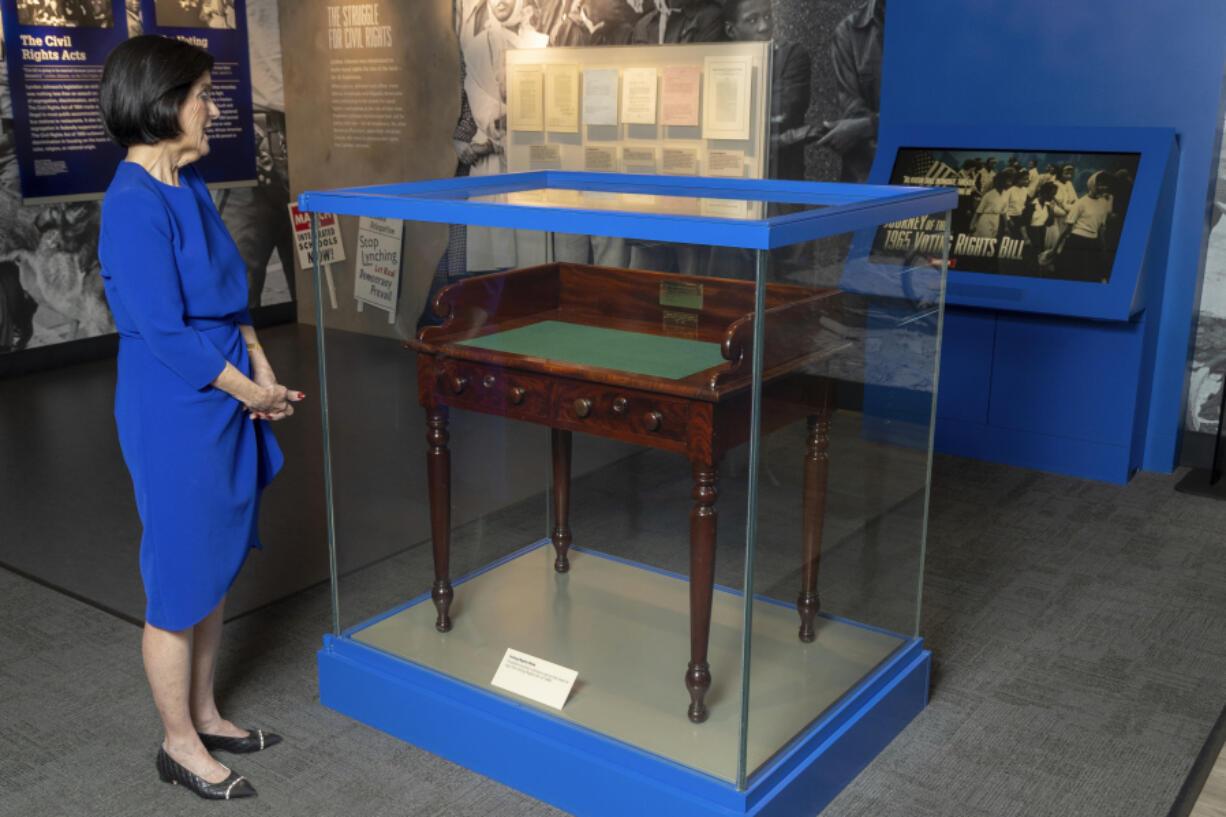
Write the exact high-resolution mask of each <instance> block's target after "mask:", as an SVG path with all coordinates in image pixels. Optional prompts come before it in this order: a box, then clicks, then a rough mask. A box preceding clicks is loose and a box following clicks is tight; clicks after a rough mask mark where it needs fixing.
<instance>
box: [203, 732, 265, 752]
mask: <svg viewBox="0 0 1226 817" xmlns="http://www.w3.org/2000/svg"><path fill="white" fill-rule="evenodd" d="M196 734H198V735H200V742H201V743H203V744H204V748H205V749H208V750H209V751H210V752H231V753H233V754H236V755H245V754H247V753H248V752H260V751H263V750H264V749H267V748H268V747H270V746H276V745H277V744H278V743H280V742H281V736H280V735H274V734H273V733H272V732H265V731H264V730H263V729H251V730H249V731H248V732H247V736H246V737H243V738H228V737H225V736H224V735H206V734H204V733H203V732H197V733H196Z"/></svg>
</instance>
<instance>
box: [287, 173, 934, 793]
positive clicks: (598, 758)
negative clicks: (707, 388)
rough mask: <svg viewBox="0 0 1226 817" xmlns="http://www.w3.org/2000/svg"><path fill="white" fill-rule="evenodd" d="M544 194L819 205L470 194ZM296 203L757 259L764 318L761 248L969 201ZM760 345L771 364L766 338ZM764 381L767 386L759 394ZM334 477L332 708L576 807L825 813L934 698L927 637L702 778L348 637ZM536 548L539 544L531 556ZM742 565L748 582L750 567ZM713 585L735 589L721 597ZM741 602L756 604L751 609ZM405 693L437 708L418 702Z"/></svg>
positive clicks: (461, 192) (609, 188)
mask: <svg viewBox="0 0 1226 817" xmlns="http://www.w3.org/2000/svg"><path fill="white" fill-rule="evenodd" d="M542 188H552V189H560V190H578V191H597V192H603V193H627V194H635V195H649V196H678V197H698V198H715V199H743V200H746V201H756V202H767V203H769V202H786V203H792V204H807V205H813V206H812V207H811V208H809V209H801V210H800V211H799V212H788V213H785V214H782V215H776V216H770V215H766V214H765V208H762V210H763V214H762V215H761V216H760V217H756V218H754V217H746V218H721V217H714V216H702V215H694V214H674V213H663V214H662V213H645V212H634V211H633V210H629V209H627V210H611V209H606V208H600V209H584V208H574V207H566V206H554V205H545V204H541V205H539V206H534V205H532V204H531V203H515V204H510V203H500V202H496V201H488V200H487V201H473V200H472V197H476V196H482V197H484V196H491V195H497V194H505V193H520V192H526V191H532V190H538V189H542ZM298 203H299V209H300V210H301V211H302V212H308V213H312V215H313V217H312V231H313V234H314V233H316V231H317V225H316V219H315V217H314V214H317V213H321V212H324V213H334V214H340V215H351V216H368V217H384V218H395V219H403V220H412V221H423V222H434V223H446V224H468V225H479V226H488V227H503V228H518V229H528V230H537V231H553V232H561V233H577V234H588V235H599V236H613V237H623V238H638V239H646V240H657V241H669V242H679V243H692V244H709V245H714V246H723V247H740V248H746V249H753V250H758V251H759V252H758V254H757V255H758V264H759V273H760V274H759V275H757V276H756V281H757V283H756V287H755V289H756V293H757V305H758V309H759V310H760V309H761V305H762V303H763V302H764V301H763V297H764V295H763V293H764V286H765V285H764V280H763V279H764V277H765V276H764V274H762V269H763V265H764V264H765V252H764V251H766V250H770V249H773V248H777V247H784V246H788V245H791V244H796V243H801V242H805V241H811V240H815V239H821V238H826V237H829V236H835V235H841V234H845V233H850V232H854V231H857V230H862V229H866V228H869V227H871V226H874V225H878V224H882V223H886V222H889V221H895V220H902V219H907V218H912V217H917V216H924V215H928V214H931V213H935V212H944V211H947V210H949V209H950V208H952V207H953V206H955V205H956V203H957V194H956V192H955V191H952V190H945V189H932V188H919V187H896V186H872V185H849V184H814V183H805V182H789V181H762V180H743V179H712V178H697V177H671V176H670V177H659V176H641V175H626V174H604V173H574V172H564V171H536V172H530V173H518V174H506V175H501V176H490V177H469V178H459V179H444V180H438V181H427V182H413V183H404V184H389V185H379V186H374V187H362V188H349V189H340V190H330V191H308V192H304V193H302V194H301V195H300V196H299V198H298ZM321 294H322V293H321V275H320V269H319V268H318V264H317V266H316V270H315V309H316V322H317V327H320V331H321V335H322V327H324V325H325V323H324V320H323V314H322V303H323V298H322V297H321ZM938 294H939V293H938ZM756 323H757V324H759V325H760V324H761V323H762V322H761V321H758V322H756ZM754 347H755V352H756V353H757V354H759V355H760V354H761V343H760V337H759V338H758V341H757V342H755V344H754ZM321 351H322V350H321ZM325 359H326V355H324V354H322V353H321V355H320V361H319V365H320V396H321V400H322V401H323V437H324V462H323V465H324V470H325V473H326V474H330V469H331V455H330V448H329V446H330V443H329V430H328V411H327V374H326V360H325ZM760 363H761V361H760V360H759V362H758V365H759V366H760ZM759 387H760V384H759V385H758V386H755V397H754V399H755V401H757V400H758V399H759V397H758V396H757V393H756V392H757V390H758V388H759ZM755 411H756V409H755ZM755 416H756V415H755ZM749 456H750V463H749V466H748V467H749V469H750V470H751V471H752V470H754V469H756V462H757V460H756V456H757V454H756V452H755V450H754V443H753V442H752V441H751V445H750V455H749ZM326 482H327V484H326V486H325V492H326V497H325V498H326V502H327V514H328V528H329V544H330V549H331V553H330V557H331V559H330V563H331V572H332V588H333V632H332V634H330V635H327V636H325V638H324V645H323V648H322V649H321V650H320V652H319V654H318V662H319V680H320V699H321V702H322V703H323V704H324V705H326V706H329V707H331V708H333V709H336V710H337V711H339V712H342V713H345V714H348V715H350V716H351V717H354V718H356V719H358V720H360V721H362V722H364V723H367V724H369V725H371V726H374V727H376V728H378V729H381V730H383V731H385V732H388V733H390V734H393V735H396V736H399V737H401V738H403V739H405V740H407V741H410V742H412V743H414V744H415V745H417V746H420V747H422V748H425V749H427V750H429V751H431V752H434V753H436V754H438V755H440V756H443V757H446V758H448V759H450V760H452V761H454V762H456V763H459V764H461V765H463V766H465V767H466V768H470V769H473V770H475V771H477V772H479V773H481V774H484V775H487V776H489V777H491V778H494V779H496V780H499V781H501V782H503V783H506V784H507V785H510V786H513V787H515V788H517V789H519V790H521V791H523V792H525V793H527V794H529V795H531V796H533V797H536V798H539V799H541V800H544V801H546V802H549V803H552V804H554V805H556V806H558V807H559V808H563V809H566V810H568V811H571V812H573V813H575V814H579V815H590V816H591V817H604V816H605V815H608V816H609V817H613V815H617V816H618V817H621V815H625V814H627V813H668V814H671V815H678V816H679V817H708V816H709V817H716V816H717V815H718V817H733V815H760V817H776V816H777V817H785V815H795V814H801V813H816V812H817V811H820V810H821V809H822V808H824V807H825V805H826V804H827V803H828V802H829V801H830V800H832V799H833V798H834V797H835V796H836V795H837V794H838V792H839V791H841V790H842V788H843V787H844V786H845V785H846V784H847V783H848V782H850V781H851V779H852V778H853V777H855V775H856V774H858V773H859V771H860V770H861V769H862V768H863V767H864V766H865V765H867V764H868V763H869V761H871V760H872V758H873V757H875V756H876V755H877V754H878V753H879V752H880V751H881V750H882V749H883V748H884V747H885V746H886V745H888V743H889V742H890V741H891V740H892V739H893V738H894V737H895V736H896V735H897V734H898V733H899V732H900V731H901V730H902V729H903V728H904V727H905V726H906V725H907V724H908V723H909V722H910V721H911V720H912V719H913V718H914V717H915V716H916V715H917V714H918V713H919V712H920V711H921V710H922V709H923V707H924V706H925V705H926V703H927V696H928V683H929V675H930V670H931V654H930V653H929V652H928V651H927V650H926V649H924V647H923V642H922V639H920V638H918V637H915V636H910V637H906V636H904V637H901V638H902V645H901V646H900V647H899V648H898V649H897V650H896V651H895V652H894V653H893V654H892V655H890V656H889V657H888V658H887V659H886V660H885V661H883V662H882V663H881V664H880V665H879V666H877V667H876V669H874V670H873V671H872V672H871V673H869V675H868V676H866V677H865V678H863V679H861V682H860V683H859V684H857V685H856V686H855V687H854V688H853V689H851V690H849V691H848V692H847V693H846V694H845V695H844V696H843V697H842V698H841V699H840V700H838V702H837V703H836V704H835V705H834V706H832V707H831V708H830V709H829V710H827V711H826V713H825V714H824V715H823V716H822V717H820V718H819V719H818V720H817V721H815V722H814V723H813V724H811V725H810V726H809V727H808V728H806V729H804V730H803V731H802V732H801V733H800V734H799V735H798V736H797V737H796V738H795V739H793V740H792V741H791V742H790V743H789V744H788V745H787V746H786V747H784V748H783V749H782V750H781V752H780V754H779V755H777V756H776V757H775V758H774V759H773V760H771V761H770V762H769V763H768V764H767V765H766V766H765V767H764V768H763V769H761V770H759V771H758V772H756V773H754V774H752V775H751V776H749V778H748V779H747V780H746V779H744V774H743V773H742V779H741V780H740V781H739V782H738V783H733V782H730V781H724V780H720V779H716V778H714V777H710V776H707V775H704V774H701V773H699V772H696V771H694V770H693V769H689V768H686V767H683V766H681V765H679V764H677V763H676V762H673V761H669V760H666V759H664V758H661V757H657V756H655V755H652V754H649V753H647V752H644V751H643V750H640V749H637V748H636V747H633V746H628V745H625V744H621V743H619V742H617V741H614V740H611V739H609V738H607V737H605V736H603V735H600V734H597V733H594V732H591V731H589V730H586V729H583V728H581V727H578V726H576V725H574V724H571V723H569V722H567V721H565V720H564V719H560V718H554V717H551V716H549V715H548V713H544V712H541V711H539V710H537V709H535V708H532V707H527V706H524V705H522V704H520V703H517V702H516V701H514V700H511V699H509V698H504V697H502V696H499V695H494V694H491V693H490V692H488V691H486V690H484V689H479V688H476V687H473V686H470V685H468V684H465V683H463V682H460V681H457V680H456V679H452V678H450V677H445V676H442V675H440V674H439V673H438V672H435V671H433V670H431V669H430V668H428V667H425V666H421V665H418V664H415V663H414V662H412V661H409V660H405V659H402V658H399V657H397V656H392V655H390V654H387V653H384V652H381V651H380V650H378V649H375V648H372V647H371V646H369V645H367V644H364V643H361V642H360V641H358V640H356V639H355V638H354V637H353V636H354V635H355V633H357V632H358V631H360V630H361V629H362V628H363V627H364V626H366V624H369V623H370V622H366V623H364V624H362V625H358V626H357V627H354V628H349V629H347V630H344V631H342V630H341V627H340V621H339V612H338V609H339V606H338V602H337V596H336V593H337V584H338V582H337V568H336V553H335V532H334V531H335V528H334V521H333V517H332V513H333V509H332V486H331V479H330V477H329V478H328V479H327V480H326ZM750 516H751V517H752V516H753V513H752V511H751V513H750ZM537 546H539V543H538V544H535V545H533V546H532V547H537ZM750 552H752V549H750ZM492 567H494V565H491V566H488V567H486V568H482V570H486V569H490V568H492ZM643 569H647V570H652V569H653V568H646V567H644V568H643ZM477 572H481V571H477ZM657 572H661V571H657ZM746 572H747V576H748V578H747V583H748V585H749V586H752V566H751V564H749V563H748V562H747V571H746ZM470 575H476V574H475V573H474V574H470ZM460 581H463V580H460ZM457 583H458V582H457ZM717 592H731V593H736V592H737V591H731V590H727V589H724V588H717ZM428 598H429V596H428V595H422V596H420V597H418V598H415V599H413V600H411V601H409V602H407V603H406V604H405V605H402V606H401V608H397V609H403V607H407V606H411V605H414V604H421V603H426V601H427V600H428ZM755 599H756V601H758V602H761V603H764V604H770V603H776V602H772V601H771V600H770V599H765V598H760V599H759V598H757V597H755ZM745 607H746V609H747V610H750V609H752V605H748V604H746V605H745ZM857 626H864V625H857ZM870 629H874V628H870ZM406 700H420V701H424V702H426V705H424V706H413V707H406V706H405V705H404V702H405V701H406ZM444 725H445V727H446V728H444ZM542 754H548V755H549V757H550V758H551V762H550V763H549V764H542V763H541V762H540V760H539V758H540V757H541V755H542Z"/></svg>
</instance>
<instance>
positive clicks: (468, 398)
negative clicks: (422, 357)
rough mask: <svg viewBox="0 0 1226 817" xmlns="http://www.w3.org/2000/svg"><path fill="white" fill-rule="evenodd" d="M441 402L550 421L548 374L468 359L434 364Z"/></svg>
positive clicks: (530, 420) (509, 415) (510, 415)
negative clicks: (527, 372) (526, 371)
mask: <svg viewBox="0 0 1226 817" xmlns="http://www.w3.org/2000/svg"><path fill="white" fill-rule="evenodd" d="M435 366H436V368H435V371H436V377H435V385H434V388H435V393H436V394H437V395H438V398H439V402H441V403H444V404H446V405H449V406H455V407H456V408H462V409H470V410H472V411H480V412H484V413H485V414H497V415H502V416H505V417H510V418H512V419H515V420H528V421H529V422H536V423H546V422H548V421H549V388H550V384H549V378H547V377H542V376H540V375H533V374H526V373H524V372H517V371H514V370H508V369H504V368H502V367H501V366H491V365H487V364H482V363H472V362H470V361H465V360H447V359H444V360H440V361H438V362H437V363H436V364H435Z"/></svg>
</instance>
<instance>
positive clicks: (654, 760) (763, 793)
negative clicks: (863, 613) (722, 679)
mask: <svg viewBox="0 0 1226 817" xmlns="http://www.w3.org/2000/svg"><path fill="white" fill-rule="evenodd" d="M643 570H644V571H646V572H648V573H651V572H658V571H653V570H652V569H651V568H643ZM459 584H460V581H457V582H456V585H457V586H459ZM733 592H734V591H728V590H724V589H722V588H721V589H717V595H718V594H719V593H729V594H732V593H733ZM761 603H763V604H772V605H774V604H777V602H774V601H772V600H770V599H761ZM416 605H426V608H423V612H424V611H425V610H430V611H432V607H431V605H430V600H429V597H428V595H427V596H422V597H420V598H418V599H414V600H412V601H410V602H408V603H407V604H405V605H402V606H401V607H399V608H396V610H394V611H389V613H387V614H385V615H383V616H379V617H376V618H375V619H373V620H372V621H370V622H366V623H364V624H361V625H358V626H357V627H354V628H352V629H351V630H349V631H346V632H345V633H344V634H343V635H342V636H339V637H337V636H332V635H328V636H325V637H324V644H323V648H322V649H321V650H320V651H319V654H318V660H319V687H320V700H321V702H322V703H323V704H324V705H325V706H327V707H329V708H331V709H334V710H336V711H337V712H340V713H342V714H345V715H348V716H349V717H352V718H354V719H356V720H359V721H361V722H363V723H365V724H368V725H370V726H373V727H375V728H376V729H380V730H382V731H384V732H387V733H388V734H391V735H394V736H396V737H399V738H401V739H402V740H405V741H407V742H409V743H412V744H413V745H415V746H418V747H421V748H423V749H425V750H427V751H429V752H433V753H434V754H436V755H439V756H441V757H444V758H446V759H448V760H450V761H452V762H454V763H457V764H459V765H461V766H464V767H465V768H468V769H471V770H473V771H475V772H477V773H479V774H482V775H485V776H486V777H489V778H492V779H494V780H497V781H499V782H501V783H503V784H505V785H508V786H510V787H512V788H515V789H517V790H519V791H521V792H523V793H525V794H527V795H529V796H531V797H535V798H537V799H539V800H542V801H544V802H547V803H550V804H551V805H553V806H556V807H557V808H559V809H562V810H564V811H567V812H570V813H572V814H575V815H579V817H614V815H616V817H624V815H627V814H644V815H669V817H717V816H718V817H733V815H760V817H785V816H786V817H801V816H802V815H816V814H817V813H818V812H820V811H821V810H822V809H823V808H824V807H825V806H826V805H827V804H828V803H829V802H830V801H831V800H832V799H833V798H834V797H835V796H836V795H837V794H838V793H839V792H840V791H841V790H842V789H843V788H844V787H845V786H846V785H847V784H848V783H849V782H850V781H851V780H852V779H853V778H854V777H855V776H856V775H857V774H858V773H859V772H860V770H861V769H863V768H864V767H865V766H866V765H867V764H868V763H869V761H871V760H872V759H873V758H874V757H875V756H876V755H877V754H878V753H879V752H880V751H881V750H882V749H883V748H884V747H885V746H886V745H887V744H889V742H890V741H891V740H892V739H893V738H894V737H895V736H896V735H897V734H898V733H899V732H900V731H902V729H903V728H904V727H905V726H906V725H907V724H908V723H909V722H910V721H911V719H912V718H914V717H915V716H916V715H917V714H918V713H919V712H920V711H921V710H922V709H923V708H924V706H925V705H926V704H927V699H928V683H929V673H930V668H931V654H930V653H929V652H928V651H927V650H925V649H924V648H923V642H922V640H921V639H919V638H902V639H900V646H899V647H898V648H897V649H896V650H895V651H894V652H893V653H891V654H890V655H889V657H888V658H886V660H884V661H882V662H881V663H880V664H879V665H878V666H876V667H875V668H874V669H873V670H872V672H870V673H869V674H868V675H867V676H866V677H865V678H864V679H863V680H862V681H861V682H860V683H859V684H857V685H855V686H854V687H853V688H852V689H850V690H849V691H848V692H847V693H846V694H844V695H843V696H842V697H841V698H839V699H838V700H837V701H836V703H835V704H834V705H833V706H831V707H829V709H827V710H826V711H825V713H823V715H822V716H821V717H820V718H819V719H818V720H817V721H816V722H814V723H813V724H811V725H810V726H809V727H808V728H807V729H805V730H804V731H803V732H801V734H799V735H798V736H797V737H796V738H795V739H793V740H792V741H790V742H789V743H788V744H787V745H785V746H781V747H780V750H779V752H778V753H777V754H776V755H775V756H774V757H772V758H771V759H770V760H769V761H768V762H767V763H766V764H764V765H763V766H762V768H761V769H759V770H758V771H757V773H755V774H753V775H752V776H751V777H750V778H749V780H748V785H747V787H746V788H745V789H744V790H738V789H737V787H736V786H735V785H734V784H733V783H732V782H730V781H727V780H722V779H719V778H716V777H713V776H711V775H708V774H704V773H702V772H698V771H695V770H694V769H691V768H687V767H686V766H683V765H681V764H679V763H677V762H676V761H674V760H670V759H666V758H663V757H660V756H658V755H655V754H652V753H649V752H646V751H644V750H642V749H640V748H637V747H635V746H633V745H630V744H628V743H626V742H623V741H620V740H615V739H611V738H609V737H607V736H606V735H603V734H600V733H598V732H595V731H593V730H591V729H588V728H585V727H583V726H581V725H578V724H576V723H573V722H570V721H568V720H567V719H566V718H564V717H561V716H559V715H554V714H552V713H551V712H550V711H545V710H542V709H541V708H538V707H535V706H533V705H530V704H528V703H526V702H522V701H520V700H518V699H515V698H513V697H511V696H509V695H503V694H501V693H500V692H499V691H498V690H496V689H493V688H492V687H482V686H478V685H476V684H472V683H469V682H466V681H462V680H459V679H456V678H454V677H452V676H449V675H445V674H443V673H440V672H438V671H436V670H434V669H432V668H430V667H429V666H426V665H424V664H421V663H417V662H415V661H412V660H408V659H406V658H404V657H401V656H399V655H394V654H392V653H390V652H387V651H384V650H381V649H378V648H375V647H372V646H370V645H369V644H366V643H362V641H361V640H359V639H360V637H361V635H362V630H363V629H364V628H366V627H369V626H372V625H374V624H375V623H377V622H379V621H382V620H384V619H386V618H387V617H388V616H389V615H392V614H393V613H397V612H401V611H404V610H406V609H408V608H412V607H414V606H416ZM430 615H431V616H432V612H430ZM845 623H851V622H845ZM851 624H854V623H851ZM854 626H862V625H854ZM869 629H872V628H869ZM491 674H492V673H491ZM677 686H678V688H680V686H681V683H680V674H678V679H677ZM679 692H682V696H683V690H680V689H679ZM683 697H684V696H683ZM699 728H701V727H699ZM751 728H752V725H751Z"/></svg>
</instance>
